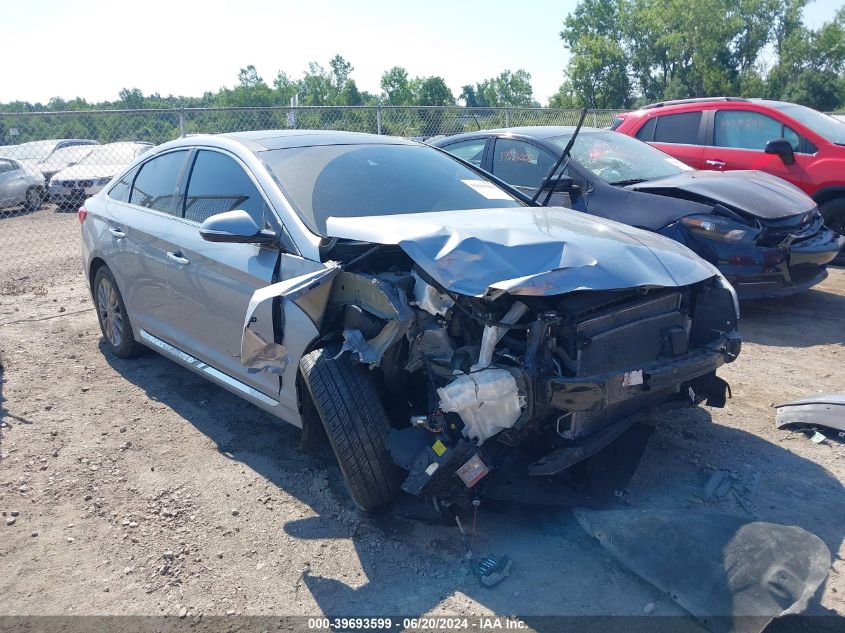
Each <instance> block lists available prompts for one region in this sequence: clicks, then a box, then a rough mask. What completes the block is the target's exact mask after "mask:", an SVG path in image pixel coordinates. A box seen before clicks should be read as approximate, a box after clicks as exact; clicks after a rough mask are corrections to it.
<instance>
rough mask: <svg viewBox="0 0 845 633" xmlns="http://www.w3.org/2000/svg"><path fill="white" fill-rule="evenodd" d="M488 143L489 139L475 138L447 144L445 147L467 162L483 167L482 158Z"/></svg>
mask: <svg viewBox="0 0 845 633" xmlns="http://www.w3.org/2000/svg"><path fill="white" fill-rule="evenodd" d="M486 144H487V139H483V138H474V139H470V140H468V141H460V142H459V143H452V144H451V145H446V146H445V147H444V148H443V149H445V150H446V151H447V152H449V153H450V154H454V155H455V156H457V157H458V158H463V159H464V160H465V161H466V162H468V163H472V164H473V165H475V166H476V167H481V159H482V158H483V157H484V146H485V145H486Z"/></svg>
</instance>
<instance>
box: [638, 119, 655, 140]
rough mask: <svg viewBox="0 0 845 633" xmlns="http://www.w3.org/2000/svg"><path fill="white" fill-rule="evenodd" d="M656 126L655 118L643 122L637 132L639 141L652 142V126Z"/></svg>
mask: <svg viewBox="0 0 845 633" xmlns="http://www.w3.org/2000/svg"><path fill="white" fill-rule="evenodd" d="M656 124H657V117H651V118H650V119H649V120H648V121H646V122H645V125H643V126H642V127H641V128H640V129H639V131H637V138H638V139H640V140H641V141H652V140H654V126H655V125H656Z"/></svg>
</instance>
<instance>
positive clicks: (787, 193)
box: [628, 170, 816, 220]
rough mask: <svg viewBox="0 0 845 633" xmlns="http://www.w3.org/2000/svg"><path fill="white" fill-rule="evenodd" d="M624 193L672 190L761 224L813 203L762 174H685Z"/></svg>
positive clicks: (642, 183)
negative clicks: (727, 208)
mask: <svg viewBox="0 0 845 633" xmlns="http://www.w3.org/2000/svg"><path fill="white" fill-rule="evenodd" d="M628 189H633V190H634V191H643V192H646V193H657V194H659V193H662V192H665V193H666V195H671V191H672V190H677V191H684V192H687V193H691V194H694V195H695V196H701V197H703V198H708V199H710V200H712V201H713V202H714V203H720V204H722V205H724V206H726V207H729V208H734V209H738V210H739V211H743V212H745V213H748V214H749V215H753V216H755V217H758V218H762V219H765V220H775V219H780V218H785V217H788V216H791V215H798V214H800V213H806V212H807V211H810V210H811V209H814V208H815V206H816V203H815V202H814V201H813V199H812V198H810V197H809V196H808V195H807V194H805V193H804V192H803V191H801V190H800V189H799V188H798V187H796V186H794V185H792V184H790V183H788V182H787V181H785V180H783V179H781V178H778V177H777V176H772V175H771V174H767V173H765V172H762V171H752V170H736V171H725V172H719V171H685V172H681V173H680V174H678V175H677V176H669V177H668V178H660V179H657V180H649V181H647V182H641V183H638V184H636V185H631V186H630V187H628Z"/></svg>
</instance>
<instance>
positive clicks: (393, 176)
mask: <svg viewBox="0 0 845 633" xmlns="http://www.w3.org/2000/svg"><path fill="white" fill-rule="evenodd" d="M259 156H260V157H261V158H262V160H263V161H264V162H265V164H266V165H267V167H268V168H269V169H270V171H271V172H272V173H273V174H274V175H275V176H276V177H277V179H278V181H279V184H280V185H281V187H282V190H283V191H284V193H285V195H286V196H287V199H288V201H290V203H291V204H292V205H293V207H294V209H295V210H296V211H297V213H298V214H299V215H300V217H301V218H302V220H303V221H304V222H305V224H306V225H308V227H309V228H311V230H313V231H315V232H316V233H318V234H319V235H324V236H325V235H326V220H327V219H328V218H329V217H332V216H334V217H359V216H372V215H396V214H404V213H425V212H429V211H455V210H459V209H490V208H498V207H519V206H522V203H521V202H519V201H518V200H517V199H516V198H514V197H513V196H511V195H510V194H509V193H507V192H506V191H504V190H502V189H500V188H499V187H498V186H496V185H495V184H493V183H492V182H490V181H488V180H485V179H483V178H482V177H481V176H479V175H478V174H477V173H476V172H474V171H472V170H471V169H469V168H467V167H464V166H463V165H462V164H461V163H459V162H458V161H456V160H454V159H452V158H450V157H449V156H447V155H446V154H444V153H442V152H439V151H438V150H436V149H433V148H431V147H426V146H422V145H376V144H373V145H321V146H316V147H294V148H287V149H277V150H269V151H265V152H261V153H260V154H259Z"/></svg>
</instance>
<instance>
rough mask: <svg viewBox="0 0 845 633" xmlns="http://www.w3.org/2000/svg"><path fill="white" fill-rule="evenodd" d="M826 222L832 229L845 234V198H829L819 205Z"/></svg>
mask: <svg viewBox="0 0 845 633" xmlns="http://www.w3.org/2000/svg"><path fill="white" fill-rule="evenodd" d="M819 210H820V211H821V213H822V217H823V218H824V223H825V224H826V225H827V228H829V229H830V230H831V231H835V232H836V233H839V234H840V235H845V198H834V199H833V200H828V201H827V202H825V203H824V204H823V205H821V206H820V207H819Z"/></svg>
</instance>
